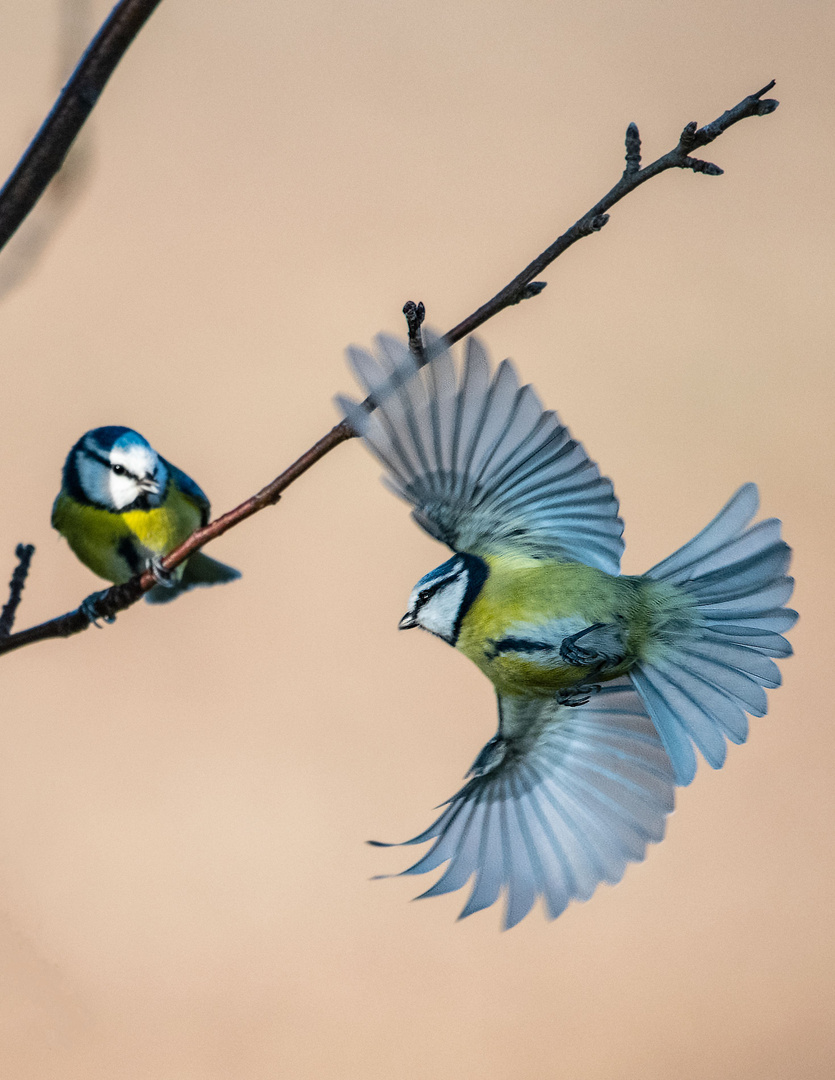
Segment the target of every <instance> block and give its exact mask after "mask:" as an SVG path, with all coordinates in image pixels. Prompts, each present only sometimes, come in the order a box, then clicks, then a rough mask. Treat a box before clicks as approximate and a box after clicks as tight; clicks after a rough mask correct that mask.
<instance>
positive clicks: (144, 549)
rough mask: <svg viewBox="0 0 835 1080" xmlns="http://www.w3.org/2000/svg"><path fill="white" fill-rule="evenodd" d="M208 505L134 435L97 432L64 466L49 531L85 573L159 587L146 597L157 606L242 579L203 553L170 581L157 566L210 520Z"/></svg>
mask: <svg viewBox="0 0 835 1080" xmlns="http://www.w3.org/2000/svg"><path fill="white" fill-rule="evenodd" d="M209 511H210V507H209V500H208V499H207V498H206V496H205V495H204V494H203V492H202V491H201V490H200V488H199V487H198V486H197V484H195V482H194V481H193V480H192V479H191V478H190V477H188V476H186V474H185V473H184V472H181V471H180V470H179V469H178V468H176V467H175V466H174V465H172V464H171V463H170V462H168V461H166V460H165V458H164V457H161V456H160V455H159V454H158V453H157V452H156V450H154V449H153V447H151V446H150V445H149V443H148V442H147V441H146V440H145V439H143V438H142V436H141V435H140V434H138V432H136V431H132V430H131V429H130V428H126V427H116V426H111V427H100V428H95V430H93V431H88V432H87V434H86V435H82V436H81V438H80V439H79V440H78V442H77V443H76V444H75V446H74V447H73V448H72V450H70V452H69V455H68V457H67V460H66V462H65V464H64V471H63V484H62V487H61V491H60V492H59V493H58V497H57V498H56V500H55V503H54V505H53V507H52V524H53V526H54V527H55V528H56V529H57V530H58V532H59V533H61V535H62V536H64V537H65V538H66V540H67V543H68V544H69V545H70V547H71V548H72V550H73V551H74V552H75V554H76V555H77V556H78V558H79V559H80V560H81V561H82V562H83V563H84V565H85V566H89V568H90V569H91V570H92V571H93V573H95V574H98V575H99V577H103V578H105V579H106V580H107V581H112V582H114V583H115V584H117V585H118V584H121V583H122V582H125V581H128V580H129V579H130V578H132V577H133V576H134V575H135V574H140V573H142V572H143V571H144V570H146V569H151V570H153V571H154V573H155V576H156V577H157V579H158V581H159V582H160V584H159V585H156V586H155V587H154V588H153V589H151V590H150V591H149V592H147V593H146V594H145V599H146V600H148V601H149V602H150V603H162V602H164V601H167V600H171V599H173V598H174V597H175V596H179V594H180V593H181V592H184V591H185V590H186V589H191V588H193V587H194V586H195V585H216V584H219V583H221V582H225V581H234V580H235V578H239V577H240V576H241V575H240V573H239V572H238V571H237V570H234V569H233V568H232V567H231V566H226V565H224V564H223V563H221V562H217V561H216V560H215V559H210V558H209V557H208V555H204V554H203V552H202V551H198V552H196V553H195V554H194V555H192V556H190V558H189V559H187V560H186V562H185V563H183V565H181V566H179V567H177V569H176V570H174V571H173V572H172V573H171V574H170V575H168V574H166V573H164V572H163V571H162V570H161V568H160V565H159V563H160V560H161V559H162V557H163V556H165V555H167V554H168V552H169V551H173V549H174V548H175V547H177V545H178V544H181V543H182V542H183V540H185V539H186V537H188V536H190V535H191V533H193V532H194V530H195V529H197V528H199V527H200V526H202V525H205V524H206V523H207V522H208V520H209Z"/></svg>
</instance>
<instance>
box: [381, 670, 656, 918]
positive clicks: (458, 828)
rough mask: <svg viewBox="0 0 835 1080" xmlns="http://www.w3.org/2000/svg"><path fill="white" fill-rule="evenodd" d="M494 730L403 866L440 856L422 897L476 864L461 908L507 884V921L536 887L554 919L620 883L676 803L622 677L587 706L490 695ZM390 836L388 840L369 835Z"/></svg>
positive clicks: (481, 904) (647, 726)
mask: <svg viewBox="0 0 835 1080" xmlns="http://www.w3.org/2000/svg"><path fill="white" fill-rule="evenodd" d="M499 716H500V723H499V731H498V734H497V735H496V736H495V738H493V739H491V740H490V742H489V743H487V745H486V746H485V747H484V749H483V750H482V752H481V753H480V754H479V756H478V758H477V759H476V762H475V765H474V766H473V774H474V775H473V776H472V779H470V780H469V781H468V783H466V784H465V785H464V787H463V788H461V790H460V791H459V792H458V793H457V794H456V795H454V796H453V797H452V799H450V800H449V802H448V803H446V804H445V809H444V811H443V813H442V814H441V816H440V817H439V818H438V819H437V820H436V821H435V822H434V823H433V824H432V825H430V827H429V828H428V829H427V830H426V831H425V832H423V833H421V834H420V835H419V836H416V837H415V838H414V839H412V840H407V841H406V843H407V844H419V843H422V842H424V841H427V840H434V843H433V844H432V847H431V848H430V849H429V851H428V852H427V853H426V854H425V855H424V856H423V858H421V859H420V860H419V861H418V862H416V863H415V864H414V865H413V866H411V867H409V868H408V869H407V870H404V871H403V873H404V874H422V873H425V872H426V871H429V870H435V869H436V868H437V867H439V866H440V865H441V864H442V863H444V862H447V861H448V863H449V865H448V866H447V868H446V870H445V871H444V873H443V875H442V876H441V878H440V879H439V880H438V881H437V882H436V883H435V884H434V885H433V886H432V887H431V888H430V889H428V890H427V891H426V892H425V893H423V894H422V895H423V896H438V895H440V894H441V893H447V892H452V891H454V890H455V889H460V888H461V887H462V886H464V885H465V884H466V883H467V881H468V880H469V879H470V877H472V875H473V874H475V883H474V885H473V889H472V892H471V894H470V898H469V900H468V901H467V904H466V906H465V907H464V910H463V911H462V912H461V917H462V918H463V917H464V916H466V915H471V914H472V913H473V912H475V911H480V910H481V909H482V908H485V907H489V906H490V905H491V904H493V903H495V902H496V900H497V899H498V897H499V895H500V893H501V892H502V890H505V891H506V893H507V907H506V912H505V928H508V927H511V926H514V925H515V924H516V923H517V922H519V920H520V919H522V918H524V916H525V915H526V914H527V913H528V912H529V911H530V909H531V907H532V906H533V904H534V903H535V901H536V899H537V897H538V896H542V897H544V900H545V906H546V910H547V913H548V915H549V916H550V917H551V918H556V917H557V916H558V915H559V914H561V912H562V911H563V910H564V909H565V907H566V906H567V904H568V903H569V901H570V900H572V899H577V900H588V898H589V897H590V896H591V895H592V893H593V892H594V891H595V889H596V888H597V886H598V885H599V883H600V882H601V881H606V882H609V883H610V884H614V883H615V882H617V881H620V879H621V877H622V876H623V873H624V870H625V869H626V865H627V863H628V862H640V860H642V859H643V858H644V855H645V853H646V846H647V844H648V843H657V842H658V841H659V840H661V839H662V838H663V836H664V828H665V819H666V816H667V814H669V813H670V812H671V811H672V809H673V805H674V790H675V787H674V778H673V770H672V766H671V764H670V760H669V758H668V757H667V754H666V752H665V750H664V748H663V746H662V744H661V740H660V739H659V737H658V735H657V733H656V731H655V728H654V727H653V725H652V722H651V720H650V719H649V717H648V716H647V714H646V712H645V710H644V707H643V705H642V704H641V700H640V698H639V697H638V695H637V694H636V693H635V691H634V689H633V688H632V686H631V684H630V683H629V681H628V680H627V679H625V678H623V679H619V680H617V681H615V682H612V683H608V684H606V685H604V686H603V687H602V688H601V689H600V691H599V692H598V693H597V694H595V695H594V697H593V698H592V699H591V700H590V701H589V702H588V703H587V704H585V705H579V706H576V707H573V708H569V707H567V706H564V705H559V704H557V703H556V702H555V701H552V700H547V699H546V700H542V699H538V700H532V699H526V698H508V697H500V698H499ZM378 846H390V845H378Z"/></svg>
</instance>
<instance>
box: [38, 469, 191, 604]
mask: <svg viewBox="0 0 835 1080" xmlns="http://www.w3.org/2000/svg"><path fill="white" fill-rule="evenodd" d="M200 523H201V511H200V508H199V507H198V506H196V505H195V503H193V502H192V501H191V500H190V499H187V498H186V497H185V496H184V495H183V493H182V492H181V491H180V490H179V488H177V487H175V486H174V484H173V483H172V484H170V485H169V489H168V495H167V496H166V499H165V502H164V503H163V504H162V505H161V506H159V507H156V508H155V509H153V510H129V511H127V512H126V513H121V514H120V513H110V512H109V511H107V510H100V509H98V508H97V507H95V506H87V505H85V504H84V503H80V502H77V501H76V500H75V499H73V498H71V497H70V496H69V495H67V494H66V493H65V492H61V494H60V495H59V496H58V498H57V499H56V500H55V505H54V506H53V508H52V524H53V526H54V527H55V528H56V529H57V530H58V532H60V533H61V535H62V536H64V537H65V538H66V541H67V543H68V544H69V545H70V547H71V548H72V550H73V551H74V552H75V554H76V555H77V556H78V558H79V559H80V560H81V561H82V562H83V563H84V565H85V566H89V568H90V569H91V570H92V571H93V573H94V574H98V575H99V577H103V578H105V580H107V581H112V582H114V583H115V584H117V585H119V584H121V583H122V582H124V581H128V580H129V579H130V578H131V577H133V574H134V571H133V569H132V568H131V565H130V563H129V562H127V561H126V559H125V557H124V555H122V554H120V553H119V547H120V544H124V543H125V541H128V542H130V543H132V544H133V547H134V549H135V550H136V553H137V556H138V558H139V560H140V562H141V563H142V565H143V566H144V564H145V563H146V562H147V560H148V559H150V558H152V557H157V558H160V557H162V556H163V555H167V554H168V552H169V551H172V550H173V549H174V548H175V547H177V545H178V544H181V543H182V542H183V540H185V539H186V537H187V536H190V535H191V533H193V532H194V530H195V529H196V528H198V527H199V525H200ZM182 569H183V568H182V567H180V568H179V571H175V576H176V577H179V575H180V574H181V573H182Z"/></svg>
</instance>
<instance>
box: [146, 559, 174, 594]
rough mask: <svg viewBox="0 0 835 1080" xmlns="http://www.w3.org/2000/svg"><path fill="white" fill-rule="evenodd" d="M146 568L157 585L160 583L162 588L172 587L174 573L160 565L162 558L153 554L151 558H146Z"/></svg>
mask: <svg viewBox="0 0 835 1080" xmlns="http://www.w3.org/2000/svg"><path fill="white" fill-rule="evenodd" d="M147 565H148V569H149V570H150V571H151V573H152V574H153V576H154V581H155V582H156V583H157V585H162V587H163V588H164V589H173V588H174V586H175V584H176V583H175V581H174V574H173V571H171V570H166V569H165V567H164V566H163V565H162V559H160V558H159V556H157V555H154V557H153V558H151V559H148V564H147Z"/></svg>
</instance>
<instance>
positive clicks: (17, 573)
mask: <svg viewBox="0 0 835 1080" xmlns="http://www.w3.org/2000/svg"><path fill="white" fill-rule="evenodd" d="M34 554H35V545H34V544H18V545H17V547H16V549H15V557H16V558H17V566H16V567H15V568H14V573H13V574H12V580H11V581H10V582H9V599H8V600H7V601H6V603H5V605H4V607H3V610H2V611H0V638H7V637H8V636H9V634H10V633H11V632H12V627H13V626H14V617H15V615H16V614H17V608H18V604H19V603H20V597H21V595H22V593H23V586H24V585H25V584H26V578H27V575H28V574H29V565H30V563H31V562H32V556H33V555H34Z"/></svg>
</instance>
